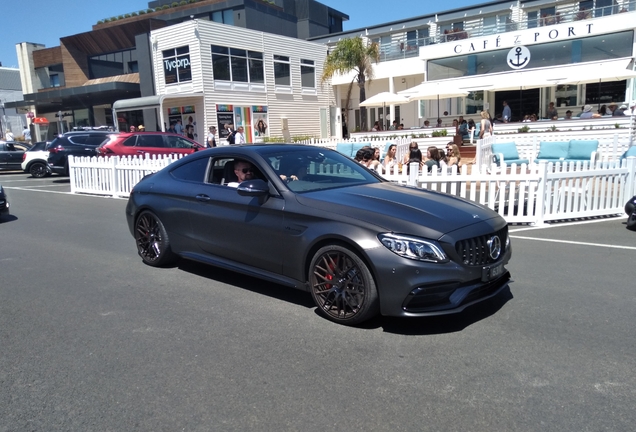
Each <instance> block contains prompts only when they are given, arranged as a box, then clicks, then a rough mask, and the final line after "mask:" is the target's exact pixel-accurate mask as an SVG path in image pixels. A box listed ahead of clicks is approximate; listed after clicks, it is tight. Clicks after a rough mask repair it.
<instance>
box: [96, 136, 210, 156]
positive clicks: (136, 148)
mask: <svg viewBox="0 0 636 432" xmlns="http://www.w3.org/2000/svg"><path fill="white" fill-rule="evenodd" d="M202 148H203V146H202V145H201V144H199V143H197V142H196V141H193V140H191V139H189V138H186V137H184V136H181V135H177V134H172V133H165V132H126V133H120V134H118V135H112V136H111V137H110V139H109V140H108V141H106V142H104V143H102V144H101V145H100V146H99V147H97V153H98V154H99V155H100V156H134V155H141V156H144V155H164V154H190V153H193V152H195V151H197V150H199V149H202Z"/></svg>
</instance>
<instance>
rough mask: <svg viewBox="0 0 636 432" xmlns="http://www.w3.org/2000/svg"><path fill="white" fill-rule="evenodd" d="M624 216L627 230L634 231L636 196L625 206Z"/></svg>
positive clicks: (635, 227)
mask: <svg viewBox="0 0 636 432" xmlns="http://www.w3.org/2000/svg"><path fill="white" fill-rule="evenodd" d="M625 214H626V215H627V229H628V230H631V231H636V195H635V196H633V197H631V198H630V199H629V200H628V201H627V203H626V204H625Z"/></svg>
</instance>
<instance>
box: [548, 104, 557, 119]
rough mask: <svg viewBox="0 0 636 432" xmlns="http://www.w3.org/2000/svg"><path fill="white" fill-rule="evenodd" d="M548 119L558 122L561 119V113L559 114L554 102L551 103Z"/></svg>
mask: <svg viewBox="0 0 636 432" xmlns="http://www.w3.org/2000/svg"><path fill="white" fill-rule="evenodd" d="M546 118H548V119H550V120H556V119H558V118H559V113H558V112H557V109H556V107H555V106H554V102H550V103H549V104H548V111H547V112H546Z"/></svg>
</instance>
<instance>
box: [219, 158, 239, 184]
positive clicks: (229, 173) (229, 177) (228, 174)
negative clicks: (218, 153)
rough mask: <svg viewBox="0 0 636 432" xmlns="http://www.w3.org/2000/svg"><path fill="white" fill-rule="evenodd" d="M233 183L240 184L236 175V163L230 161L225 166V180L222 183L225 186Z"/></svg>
mask: <svg viewBox="0 0 636 432" xmlns="http://www.w3.org/2000/svg"><path fill="white" fill-rule="evenodd" d="M232 182H238V177H237V176H236V174H235V173H234V161H233V160H229V161H227V162H225V165H224V166H223V180H222V181H221V184H224V185H225V184H228V183H232Z"/></svg>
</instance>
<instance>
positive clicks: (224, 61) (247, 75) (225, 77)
mask: <svg viewBox="0 0 636 432" xmlns="http://www.w3.org/2000/svg"><path fill="white" fill-rule="evenodd" d="M212 70H213V72H214V79H215V80H219V81H233V82H249V83H258V84H263V83H265V73H264V71H263V53H260V52H256V51H247V50H243V49H237V48H228V47H222V46H218V45H212Z"/></svg>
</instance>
